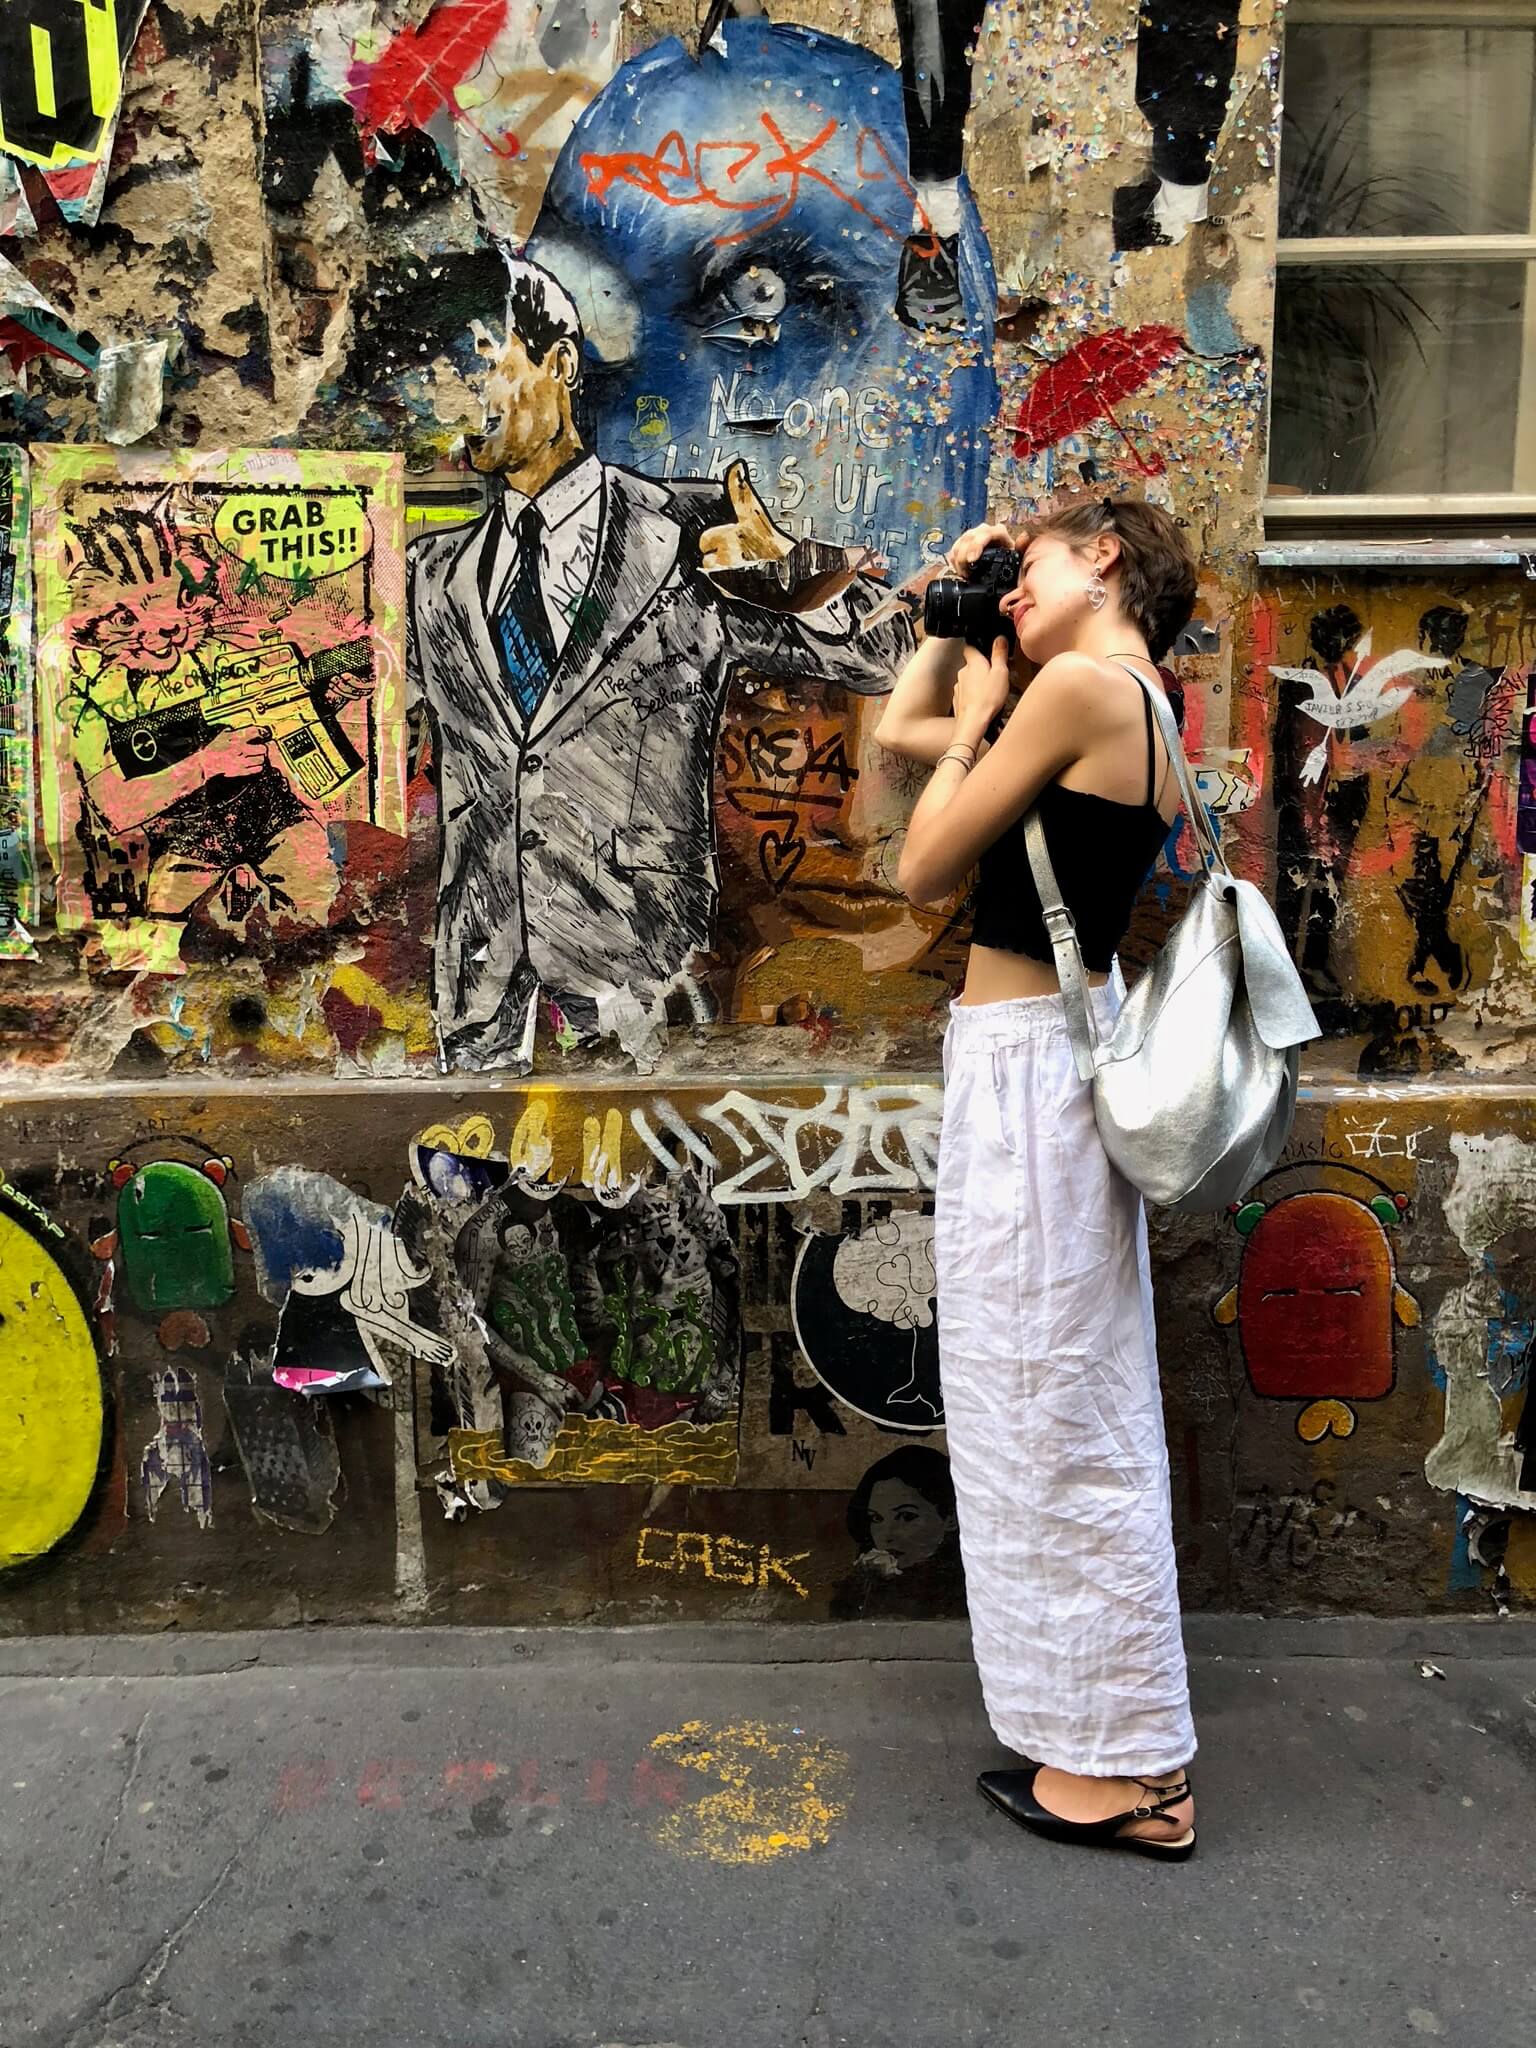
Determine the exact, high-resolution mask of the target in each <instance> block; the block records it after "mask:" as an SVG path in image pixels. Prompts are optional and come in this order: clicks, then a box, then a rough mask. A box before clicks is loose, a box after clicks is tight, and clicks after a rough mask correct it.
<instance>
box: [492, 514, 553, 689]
mask: <svg viewBox="0 0 1536 2048" xmlns="http://www.w3.org/2000/svg"><path fill="white" fill-rule="evenodd" d="M543 525H544V522H543V520H542V519H541V518H540V516H539V508H538V506H537V505H533V504H529V505H525V506H524V507H523V509H522V511H521V512H519V513H518V515H517V519H516V522H515V523H514V525H513V528H512V533H513V538H514V539H515V540H516V542H517V559H516V561H515V563H514V565H513V569H512V581H511V582H510V583H509V584H508V586H507V594H506V599H505V601H504V603H503V605H502V608H501V610H500V611H499V612H498V613H497V614H496V617H495V620H494V621H493V623H494V625H495V628H496V639H497V643H498V645H499V646H500V648H501V665H502V668H503V670H504V671H505V674H506V678H507V684H508V687H509V688H510V689H511V691H512V694H513V696H514V697H515V698H516V699H517V702H518V707H519V709H520V710H521V711H522V714H523V716H524V718H532V716H533V714H534V712H535V711H536V710H537V709H538V707H539V702H540V699H541V698H542V697H543V695H544V692H545V690H546V689H547V688H548V687H549V679H550V677H551V676H552V675H553V674H554V669H555V642H554V637H553V635H552V634H551V633H550V630H549V615H548V613H547V612H546V611H545V609H544V592H543V590H542V589H541V588H540V585H539V537H540V533H541V531H542V529H543Z"/></svg>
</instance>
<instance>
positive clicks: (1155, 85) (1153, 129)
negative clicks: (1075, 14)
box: [1114, 0, 1239, 249]
mask: <svg viewBox="0 0 1536 2048" xmlns="http://www.w3.org/2000/svg"><path fill="white" fill-rule="evenodd" d="M1238 18H1239V7H1238V4H1237V0H1138V5H1137V8H1136V29H1137V34H1136V106H1137V109H1138V111H1139V112H1140V113H1141V114H1142V116H1143V117H1144V119H1145V121H1146V124H1147V128H1148V131H1149V141H1150V145H1151V160H1150V163H1149V165H1148V175H1147V176H1146V177H1145V178H1144V179H1141V180H1139V181H1138V182H1137V183H1136V184H1133V185H1122V186H1121V187H1120V188H1119V189H1118V190H1117V191H1116V193H1115V202H1114V227H1115V245H1116V247H1117V248H1120V249H1148V248H1158V247H1165V246H1167V245H1168V244H1170V243H1175V242H1182V241H1183V240H1184V238H1185V237H1186V235H1187V234H1188V233H1189V231H1190V229H1191V228H1192V227H1194V226H1195V225H1196V224H1197V223H1198V222H1200V221H1203V220H1205V219H1206V218H1207V215H1208V211H1209V204H1210V187H1211V170H1212V166H1213V162H1214V159H1215V155H1216V145H1217V142H1218V140H1219V138H1220V135H1221V131H1222V127H1223V124H1224V123H1225V121H1226V116H1227V102H1228V97H1229V95H1230V93H1231V90H1232V79H1233V75H1234V73H1235V71H1236V68H1237V42H1238Z"/></svg>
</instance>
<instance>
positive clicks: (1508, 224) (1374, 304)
mask: <svg viewBox="0 0 1536 2048" xmlns="http://www.w3.org/2000/svg"><path fill="white" fill-rule="evenodd" d="M1284 99H1285V113H1284V122H1283V127H1282V131H1281V150H1280V242H1279V248H1278V252H1277V264H1276V281H1275V347H1274V392H1273V402H1272V409H1271V422H1270V465H1269V478H1270V482H1269V491H1270V495H1269V500H1268V503H1267V505H1266V507H1265V511H1266V518H1267V520H1268V522H1269V525H1270V528H1271V530H1272V531H1273V530H1274V529H1275V528H1277V527H1279V528H1281V529H1282V530H1293V531H1294V530H1298V526H1299V522H1301V521H1305V520H1310V521H1313V522H1317V521H1319V520H1322V521H1325V522H1327V523H1330V524H1331V523H1333V522H1336V521H1345V520H1350V521H1369V520H1373V519H1374V520H1378V521H1380V520H1387V521H1392V520H1394V519H1396V518H1399V517H1403V516H1406V517H1410V518H1413V519H1418V520H1421V521H1422V520H1435V521H1437V522H1440V523H1444V524H1447V525H1459V524H1465V523H1466V522H1467V521H1482V522H1487V521H1489V520H1493V521H1495V522H1497V523H1499V524H1501V525H1503V524H1508V523H1511V522H1516V521H1527V520H1533V519H1536V147H1533V137H1536V0H1489V4H1486V5H1484V4H1481V0H1439V4H1436V5H1428V4H1424V5H1418V4H1413V0H1396V4H1394V0H1292V4H1291V6H1290V8H1289V9H1288V10H1287V19H1286V31H1285V81H1284Z"/></svg>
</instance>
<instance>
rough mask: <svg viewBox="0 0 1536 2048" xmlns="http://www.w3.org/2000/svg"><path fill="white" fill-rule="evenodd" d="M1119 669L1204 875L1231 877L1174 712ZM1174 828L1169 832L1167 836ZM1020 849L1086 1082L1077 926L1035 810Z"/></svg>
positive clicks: (1088, 1038) (1089, 1034) (1093, 1049)
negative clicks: (1151, 730)
mask: <svg viewBox="0 0 1536 2048" xmlns="http://www.w3.org/2000/svg"><path fill="white" fill-rule="evenodd" d="M1120 666H1121V667H1122V668H1123V669H1124V670H1125V672H1126V674H1127V675H1131V676H1135V678H1136V680H1137V682H1138V683H1140V685H1141V687H1142V689H1143V690H1144V691H1145V693H1146V698H1147V702H1148V704H1149V705H1150V706H1151V708H1152V715H1153V717H1154V718H1155V719H1156V720H1157V726H1158V730H1159V732H1161V734H1162V736H1163V745H1164V746H1165V747H1166V748H1167V750H1168V759H1169V761H1170V762H1171V763H1172V764H1173V770H1174V774H1175V776H1176V777H1177V780H1178V785H1179V795H1180V797H1181V799H1182V801H1183V805H1184V811H1185V815H1186V816H1187V817H1188V819H1189V823H1190V829H1191V830H1192V831H1193V833H1194V835H1195V844H1196V845H1197V846H1198V847H1199V849H1200V859H1201V865H1202V867H1203V869H1204V871H1205V873H1206V874H1207V875H1209V874H1211V873H1212V872H1214V871H1216V870H1218V869H1219V870H1220V872H1221V873H1222V874H1224V875H1230V874H1231V870H1230V868H1229V867H1228V866H1227V859H1226V855H1225V854H1224V853H1223V852H1222V850H1221V846H1220V843H1219V842H1218V840H1217V838H1216V835H1215V833H1214V832H1213V831H1212V829H1211V821H1210V819H1209V817H1208V816H1207V815H1206V809H1205V805H1204V804H1203V803H1202V802H1201V801H1200V793H1199V791H1198V790H1197V789H1196V787H1195V780H1194V777H1193V776H1192V775H1191V774H1190V771H1189V762H1188V760H1187V759H1186V758H1185V754H1184V742H1183V740H1182V739H1181V738H1180V736H1179V726H1178V720H1177V719H1176V718H1175V717H1174V715H1173V707H1172V705H1171V704H1170V703H1169V702H1168V700H1167V698H1166V697H1165V696H1164V695H1163V693H1162V691H1161V690H1159V689H1156V688H1154V687H1153V685H1152V684H1151V683H1149V682H1148V681H1147V679H1146V677H1145V676H1144V675H1141V674H1139V673H1138V672H1137V670H1135V669H1134V668H1132V667H1131V665H1130V663H1129V662H1128V661H1122V662H1121V663H1120ZM1172 829H1173V828H1172V827H1171V826H1170V827H1169V830H1170V831H1171V830H1172ZM1024 847H1025V851H1026V852H1027V854H1028V855H1029V869H1030V873H1031V874H1032V875H1033V876H1034V881H1035V893H1036V894H1037V895H1038V896H1039V898H1040V909H1041V912H1042V913H1043V915H1044V918H1045V930H1046V936H1047V937H1048V938H1049V939H1050V942H1051V952H1052V954H1053V955H1054V956H1055V961H1056V979H1057V981H1058V982H1059V983H1060V984H1061V994H1062V1003H1063V1007H1064V1008H1065V1010H1066V1019H1067V1038H1068V1041H1069V1043H1070V1044H1071V1047H1072V1061H1073V1064H1074V1066H1075V1067H1076V1068H1077V1078H1078V1079H1079V1080H1080V1081H1091V1080H1092V1079H1093V1077H1094V1075H1095V1073H1096V1072H1097V1071H1098V1057H1097V1055H1098V1044H1099V1035H1098V1031H1097V1028H1096V1027H1095V1025H1094V1021H1093V1005H1092V1001H1091V999H1090V996H1089V991H1088V974H1087V970H1086V969H1085V967H1084V966H1083V953H1082V948H1081V946H1080V945H1079V944H1078V938H1077V925H1076V923H1075V921H1074V919H1073V916H1072V913H1071V911H1070V910H1068V908H1067V906H1066V904H1065V903H1064V902H1063V901H1062V897H1061V886H1060V884H1059V883H1058V882H1057V880H1056V870H1055V868H1054V867H1053V866H1052V865H1051V855H1050V849H1049V848H1048V847H1047V846H1046V843H1045V827H1044V825H1043V824H1042V823H1041V822H1040V812H1039V808H1038V806H1035V805H1032V806H1031V807H1030V810H1029V812H1028V815H1027V816H1026V817H1025V820H1024Z"/></svg>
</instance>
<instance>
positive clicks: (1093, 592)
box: [1083, 569, 1109, 612]
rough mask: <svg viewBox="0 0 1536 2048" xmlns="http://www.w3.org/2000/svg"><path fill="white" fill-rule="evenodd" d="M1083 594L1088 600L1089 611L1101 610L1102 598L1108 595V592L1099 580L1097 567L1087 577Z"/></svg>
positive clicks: (1102, 605) (1102, 607)
mask: <svg viewBox="0 0 1536 2048" xmlns="http://www.w3.org/2000/svg"><path fill="white" fill-rule="evenodd" d="M1083 595H1084V597H1086V598H1087V600H1088V609H1089V610H1090V611H1094V612H1101V611H1103V609H1104V600H1105V598H1107V597H1108V596H1109V592H1108V591H1107V590H1106V589H1105V588H1104V585H1103V584H1102V582H1101V581H1100V580H1099V572H1098V570H1097V569H1095V570H1094V572H1093V574H1092V575H1091V576H1090V577H1089V578H1088V581H1087V582H1086V583H1085V584H1084V586H1083Z"/></svg>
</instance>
